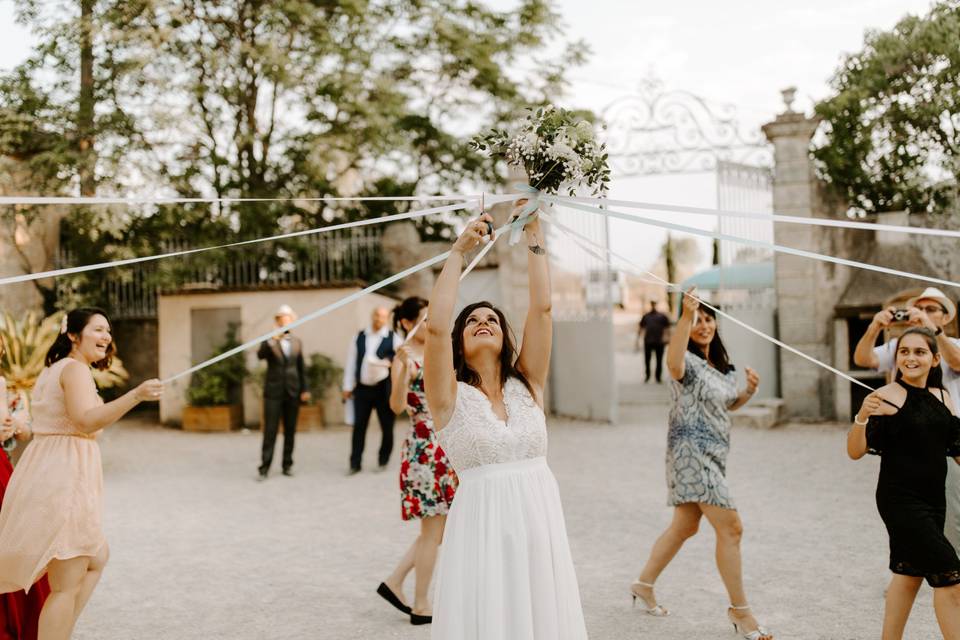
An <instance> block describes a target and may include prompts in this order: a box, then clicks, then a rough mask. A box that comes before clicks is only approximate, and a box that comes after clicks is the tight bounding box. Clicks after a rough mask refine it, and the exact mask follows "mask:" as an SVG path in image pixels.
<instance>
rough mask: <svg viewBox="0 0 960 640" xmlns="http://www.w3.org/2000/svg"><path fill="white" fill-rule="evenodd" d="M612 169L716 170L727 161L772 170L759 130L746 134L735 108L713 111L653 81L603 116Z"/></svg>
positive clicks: (618, 172)
mask: <svg viewBox="0 0 960 640" xmlns="http://www.w3.org/2000/svg"><path fill="white" fill-rule="evenodd" d="M601 116H602V118H603V120H604V121H605V122H606V124H607V132H606V143H607V151H608V153H609V156H610V165H611V168H612V170H613V173H614V174H615V175H617V176H620V177H623V176H637V175H651V174H662V173H692V172H699V171H713V170H715V169H716V168H717V162H718V161H721V160H724V161H728V162H737V163H741V164H748V165H757V166H772V164H773V154H772V153H771V151H770V146H769V144H768V143H767V141H766V139H765V138H764V137H763V134H762V133H761V132H760V130H759V128H756V129H750V130H746V131H745V130H743V128H742V127H741V125H740V123H739V122H738V120H737V109H736V107H735V106H733V105H729V104H725V105H717V106H711V105H710V104H708V103H707V101H706V100H704V99H703V98H701V97H699V96H697V95H694V94H692V93H690V92H687V91H679V90H677V91H665V90H664V88H663V82H662V81H660V80H659V79H658V78H655V77H648V78H646V79H644V80H643V81H641V83H640V92H639V94H638V95H635V96H626V97H623V98H619V99H617V100H614V101H613V102H611V103H610V104H609V105H607V106H606V107H605V108H604V109H603V111H602V112H601Z"/></svg>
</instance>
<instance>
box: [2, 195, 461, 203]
mask: <svg viewBox="0 0 960 640" xmlns="http://www.w3.org/2000/svg"><path fill="white" fill-rule="evenodd" d="M479 199H480V196H479V195H465V194H455V195H440V196H358V197H342V198H340V197H329V198H328V197H320V198H148V197H142V198H141V197H134V198H113V197H108V196H104V197H99V196H77V197H72V196H0V206H2V205H41V204H43V205H55V204H78V205H79V204H88V205H92V204H127V205H134V204H191V203H210V204H212V203H215V202H219V203H223V204H230V203H234V202H436V201H438V200H441V201H442V200H479Z"/></svg>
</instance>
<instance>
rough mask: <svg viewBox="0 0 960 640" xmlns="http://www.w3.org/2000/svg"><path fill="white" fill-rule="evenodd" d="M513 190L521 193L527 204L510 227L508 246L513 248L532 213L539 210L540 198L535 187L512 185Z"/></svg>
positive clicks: (538, 191)
mask: <svg viewBox="0 0 960 640" xmlns="http://www.w3.org/2000/svg"><path fill="white" fill-rule="evenodd" d="M513 186H514V188H515V189H517V190H518V191H520V192H521V193H523V194H524V195H523V196H521V197H523V198H526V199H527V204H525V205H524V206H523V209H522V210H521V211H520V213H519V214H518V215H517V217H516V218H514V219H513V220H512V221H511V222H512V226H511V227H510V246H511V247H512V246H514V245H515V244H517V243H518V242H520V236H521V234H522V233H523V227H524V225H526V224H527V223H528V222H529V221H530V218H531V217H532V216H533V214H534V212H535V211H536V210H537V209H539V208H540V196H541V192H540V190H539V189H537V188H535V187H531V186H530V185H528V184H523V183H522V182H516V183H514V185H513Z"/></svg>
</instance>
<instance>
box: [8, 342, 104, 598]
mask: <svg viewBox="0 0 960 640" xmlns="http://www.w3.org/2000/svg"><path fill="white" fill-rule="evenodd" d="M70 361H71V359H70V358H64V359H62V360H58V361H57V362H55V363H54V364H52V365H50V366H49V367H47V368H45V369H44V370H43V372H41V374H40V377H39V378H37V383H36V385H35V386H34V388H33V393H32V394H31V396H32V412H31V413H32V414H33V433H34V437H33V440H32V441H31V442H30V444H29V445H27V448H26V450H25V451H24V453H23V457H22V458H21V459H20V462H19V463H18V464H17V466H16V468H15V469H14V472H13V476H12V478H11V479H10V485H9V486H8V487H7V493H6V495H5V496H4V500H3V509H2V510H0V593H6V592H10V591H18V590H20V589H25V590H29V588H30V587H31V586H32V585H33V584H34V583H35V582H36V581H37V580H38V579H39V578H40V577H41V576H42V575H43V574H44V573H45V572H46V570H47V564H49V562H50V561H51V560H53V559H57V560H68V559H70V558H76V557H79V556H95V555H96V554H97V552H98V551H100V549H101V547H103V545H104V544H106V538H104V535H103V529H102V528H101V525H100V520H101V514H102V513H103V499H102V489H103V469H102V467H101V463H100V447H99V445H97V441H96V439H95V437H96V434H92V435H91V434H86V433H83V432H82V431H81V430H80V429H79V428H77V426H76V425H75V424H74V423H73V422H72V421H71V420H70V418H68V417H67V411H66V406H65V404H64V394H63V387H62V386H61V384H60V375H61V373H63V369H64V367H65V366H66V365H67V364H68V363H69V362H70ZM90 384H94V382H93V378H92V377H91V380H90ZM101 402H102V401H101Z"/></svg>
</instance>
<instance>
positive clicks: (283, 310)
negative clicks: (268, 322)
mask: <svg viewBox="0 0 960 640" xmlns="http://www.w3.org/2000/svg"><path fill="white" fill-rule="evenodd" d="M280 316H290V317H291V318H296V317H297V314H296V313H294V312H293V309H291V308H290V305H288V304H282V305H280V306H279V307H278V308H277V312H276V313H274V314H273V317H274V318H279V317H280Z"/></svg>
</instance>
